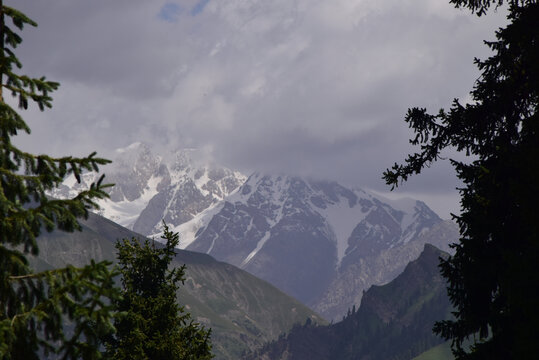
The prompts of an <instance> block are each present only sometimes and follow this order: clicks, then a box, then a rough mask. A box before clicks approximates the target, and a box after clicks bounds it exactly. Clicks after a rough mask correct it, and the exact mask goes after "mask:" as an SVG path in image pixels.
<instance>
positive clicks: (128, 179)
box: [50, 142, 246, 247]
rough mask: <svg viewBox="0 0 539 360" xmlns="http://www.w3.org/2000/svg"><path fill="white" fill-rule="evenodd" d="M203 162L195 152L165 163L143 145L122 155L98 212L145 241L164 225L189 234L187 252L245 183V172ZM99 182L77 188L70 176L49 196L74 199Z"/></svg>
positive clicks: (85, 180)
mask: <svg viewBox="0 0 539 360" xmlns="http://www.w3.org/2000/svg"><path fill="white" fill-rule="evenodd" d="M203 158H204V157H203V156H202V155H201V154H199V152H198V151H197V150H196V149H180V150H178V151H175V152H173V153H171V154H168V155H167V156H165V157H163V156H160V155H155V154H153V153H152V149H151V147H150V146H149V145H148V144H144V143H141V142H136V143H133V144H131V145H129V146H126V147H124V148H121V149H117V150H116V151H115V152H114V158H113V159H112V160H113V163H112V165H110V167H108V168H107V171H106V173H107V176H106V178H105V182H110V183H114V184H115V186H114V187H113V188H111V189H110V191H109V195H110V199H105V200H100V201H98V204H99V206H100V209H99V210H97V211H96V212H97V213H98V214H100V215H102V216H104V217H106V218H108V219H110V220H112V221H115V222H117V223H119V224H120V225H122V226H125V227H127V228H129V229H131V230H134V231H136V232H139V233H141V234H142V235H146V236H155V235H156V234H160V231H161V230H162V228H161V221H162V220H163V219H164V220H165V221H166V222H167V224H168V225H169V226H170V228H171V229H178V230H181V231H182V232H184V233H185V234H184V235H183V236H182V239H181V242H180V244H181V246H182V247H186V246H188V245H189V244H190V243H191V242H192V241H193V239H194V235H195V234H196V231H197V230H198V229H199V228H200V226H204V225H205V224H206V223H207V221H209V220H208V219H206V217H207V216H209V217H211V216H212V215H213V214H214V212H215V211H219V209H220V208H219V206H218V203H219V202H220V201H222V200H223V199H224V198H225V197H227V196H228V195H230V194H231V193H232V192H234V190H236V189H237V188H238V187H239V186H240V185H241V184H242V183H243V182H244V181H245V179H246V177H245V176H244V175H243V174H241V173H240V172H237V171H231V170H228V169H226V168H222V167H219V166H216V165H212V164H211V163H208V162H206V161H204V160H203ZM94 178H95V174H93V173H88V174H83V176H82V182H81V184H78V183H77V182H76V180H75V178H74V177H73V176H72V175H71V176H69V177H68V178H66V179H65V181H64V182H63V184H62V185H61V186H60V188H59V189H56V190H55V191H54V192H52V193H51V194H50V195H51V196H54V197H58V198H67V197H70V196H71V197H72V196H74V195H76V194H77V193H78V192H79V191H80V190H82V189H85V188H87V187H88V186H89V185H90V183H91V182H93V181H94ZM206 210H208V211H207V212H206ZM188 222H189V224H187V223H188ZM184 223H186V225H184V226H183V227H181V225H182V224H184ZM159 237H160V236H157V238H159Z"/></svg>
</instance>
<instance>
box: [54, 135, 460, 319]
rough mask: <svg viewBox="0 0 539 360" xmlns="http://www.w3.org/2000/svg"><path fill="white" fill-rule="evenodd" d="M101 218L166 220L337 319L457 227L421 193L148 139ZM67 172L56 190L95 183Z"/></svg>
mask: <svg viewBox="0 0 539 360" xmlns="http://www.w3.org/2000/svg"><path fill="white" fill-rule="evenodd" d="M112 160H113V163H114V164H115V165H114V167H113V168H112V169H108V170H106V172H107V178H106V180H107V182H112V183H115V184H116V185H115V187H113V188H112V190H111V192H110V195H111V198H110V200H107V201H104V202H102V203H101V204H100V205H101V208H102V209H101V210H100V214H101V215H103V216H105V217H107V218H109V219H110V220H112V221H115V222H117V223H119V224H121V225H123V226H125V227H127V228H129V229H131V230H133V231H136V232H138V233H141V234H143V235H145V236H153V237H156V238H157V237H158V234H159V233H160V231H161V227H160V226H161V221H162V220H164V221H165V222H166V223H167V224H168V225H169V226H170V227H171V228H172V229H173V230H174V231H177V232H179V233H180V248H182V249H187V250H190V251H194V252H200V253H205V254H208V255H211V256H212V257H214V258H215V259H217V260H220V261H223V262H226V263H228V264H232V265H234V266H236V267H238V268H241V269H243V270H246V271H247V272H249V273H251V274H253V275H255V276H257V277H259V278H261V279H263V280H266V281H268V282H269V283H271V284H273V285H274V286H276V287H277V288H279V289H280V290H282V291H283V292H285V293H287V294H289V295H291V296H293V297H294V298H296V299H298V300H299V301H301V302H302V303H304V304H306V305H308V306H309V307H310V308H312V309H313V310H315V311H316V312H317V313H319V314H321V315H322V316H323V317H324V318H326V319H328V320H335V319H340V318H342V316H343V315H344V314H346V313H347V310H348V309H350V308H352V307H353V306H354V305H359V304H360V302H361V298H362V296H363V293H364V292H365V291H366V290H367V289H369V287H370V286H371V285H381V284H385V283H388V282H389V281H391V280H393V279H394V278H395V277H396V276H397V275H399V274H400V273H401V272H402V271H403V270H404V268H405V266H406V265H407V264H408V263H409V262H410V261H412V260H415V259H416V258H418V256H419V254H420V253H421V251H422V250H423V248H424V244H425V243H431V244H433V245H435V246H437V247H438V248H440V249H442V250H444V251H449V250H450V249H449V247H448V245H449V244H450V243H453V242H456V240H457V239H458V228H457V226H456V225H455V224H454V223H453V222H451V221H444V220H442V219H440V217H438V215H436V214H435V213H434V212H433V211H432V210H431V209H429V207H428V206H427V205H426V204H425V203H423V202H421V201H416V200H413V199H402V200H396V201H395V200H388V199H385V198H383V197H381V196H378V195H376V194H373V193H371V192H369V191H366V190H364V189H360V188H348V187H345V186H343V185H341V184H339V183H337V182H333V181H319V180H314V179H307V178H302V177H296V176H287V175H282V174H280V175H275V174H263V173H253V174H251V175H250V176H245V175H244V174H241V173H240V172H238V171H233V170H230V169H226V168H224V167H222V166H217V165H215V164H211V163H208V162H206V161H204V157H203V156H202V155H201V154H200V153H199V152H198V151H197V150H193V149H183V150H180V151H176V152H174V153H173V154H168V155H166V156H158V155H155V154H154V153H153V152H152V149H151V148H150V147H149V146H148V145H146V144H142V143H135V144H133V145H130V146H128V147H126V148H123V149H118V150H117V151H116V153H115V158H113V159H112ZM82 180H83V181H82V183H81V184H80V185H79V184H77V183H76V181H74V179H73V178H68V179H67V180H66V181H65V182H64V184H63V186H61V187H60V188H59V189H58V190H57V191H56V192H55V193H54V194H52V195H53V196H60V197H63V196H69V195H72V194H74V192H75V191H76V190H77V189H78V188H79V186H87V185H88V184H89V183H90V182H91V181H93V180H94V179H93V177H90V176H89V175H86V176H83V179H82Z"/></svg>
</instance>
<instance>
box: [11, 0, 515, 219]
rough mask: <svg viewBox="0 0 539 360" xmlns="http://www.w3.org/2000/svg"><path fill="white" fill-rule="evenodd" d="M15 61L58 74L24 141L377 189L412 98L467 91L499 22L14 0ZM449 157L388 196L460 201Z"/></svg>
mask: <svg viewBox="0 0 539 360" xmlns="http://www.w3.org/2000/svg"><path fill="white" fill-rule="evenodd" d="M6 3H7V4H8V5H11V6H14V7H16V8H19V9H21V10H23V11H24V12H26V14H27V15H29V16H30V17H31V18H33V19H34V20H35V21H37V22H38V23H39V27H38V28H37V29H32V28H28V29H27V30H25V31H24V33H23V38H24V43H23V45H22V46H21V48H20V51H19V54H20V57H21V59H22V61H23V64H24V71H25V73H28V74H30V75H33V76H41V75H46V76H47V77H48V78H49V79H51V80H55V81H59V82H60V83H61V88H60V90H59V91H57V92H56V93H55V94H54V99H55V100H54V108H53V109H52V110H48V111H46V112H44V113H40V112H39V111H37V110H36V109H32V110H30V111H27V112H26V113H25V114H24V117H25V119H26V120H27V122H28V123H29V125H30V127H31V129H32V135H31V136H20V137H19V138H18V139H17V141H16V142H17V143H18V144H21V146H23V148H24V149H25V150H28V151H34V152H47V153H53V154H56V155H66V154H75V155H83V154H86V153H89V152H91V151H93V150H98V152H99V153H100V154H102V155H105V156H106V155H109V154H111V152H112V150H113V149H115V148H118V147H124V146H126V145H129V144H130V143H132V142H135V141H144V142H148V143H152V144H155V145H156V146H157V147H158V148H159V149H160V150H159V151H164V150H165V149H173V148H181V147H196V148H201V149H204V150H206V151H207V152H208V153H209V154H211V155H212V156H213V157H214V159H215V161H217V162H218V163H220V164H224V165H225V166H228V167H231V168H235V169H239V170H241V171H244V172H246V173H249V172H250V171H253V170H262V171H270V172H286V173H294V174H300V175H309V176H313V177H316V178H325V179H331V180H338V181H341V182H343V183H344V184H346V185H355V186H361V187H364V188H368V189H372V190H375V191H379V192H387V191H388V188H387V187H386V186H385V184H384V182H383V180H381V175H382V172H383V171H384V170H385V169H386V168H387V167H390V166H391V165H392V164H393V163H394V162H396V161H397V162H400V161H402V160H403V159H404V158H405V156H406V154H407V153H409V152H411V151H413V148H412V147H410V146H409V145H408V139H409V138H410V137H411V136H412V133H411V131H410V130H409V129H408V128H407V127H406V124H405V123H404V121H403V119H404V115H405V113H406V110H407V108H408V107H411V106H421V107H426V108H428V109H429V110H430V111H431V112H437V111H438V109H439V108H441V107H447V106H448V105H449V104H450V103H451V101H452V100H453V99H454V98H460V99H462V100H464V101H466V99H467V98H468V93H469V91H470V90H471V88H472V86H473V83H474V81H475V79H476V78H477V77H478V75H479V73H478V72H477V70H476V68H475V66H474V65H473V58H474V56H479V57H482V58H484V57H486V56H488V54H489V52H488V50H487V48H486V47H485V46H484V45H483V43H482V41H483V40H493V39H494V30H495V29H496V28H498V27H499V26H502V25H503V24H504V23H505V19H504V16H503V13H502V11H500V12H498V13H494V12H491V13H490V14H489V15H488V16H484V17H481V18H478V17H476V16H472V15H470V14H469V13H468V12H466V11H462V10H456V9H454V8H453V7H452V6H450V5H449V4H447V1H444V0H384V1H380V0H332V1H327V0H271V1H270V0H193V1H190V0H179V1H159V0H152V1H148V0H92V1H88V0H48V1H38V0H17V1H13V0H12V1H8V0H6ZM456 186H457V181H456V177H455V175H454V172H453V170H452V168H451V167H450V166H449V164H447V163H442V164H438V165H435V166H433V167H432V168H430V169H427V170H426V171H425V172H424V174H422V175H420V176H416V177H415V178H413V179H412V180H410V181H409V183H407V184H404V185H403V186H402V187H401V188H400V190H399V193H398V194H397V195H399V196H400V194H412V195H413V196H416V197H419V198H421V199H423V200H426V201H427V203H428V204H429V205H430V206H432V207H433V209H434V210H435V211H437V212H438V213H440V215H442V217H444V218H447V217H448V216H449V212H450V211H453V212H455V211H458V206H457V201H458V198H457V193H456V190H455V187H456Z"/></svg>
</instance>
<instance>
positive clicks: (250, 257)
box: [240, 231, 271, 269]
mask: <svg viewBox="0 0 539 360" xmlns="http://www.w3.org/2000/svg"><path fill="white" fill-rule="evenodd" d="M270 235H271V233H270V232H269V231H266V233H265V234H264V236H263V237H262V239H260V240H259V241H258V243H257V244H256V247H255V249H254V250H253V251H251V253H250V254H249V255H247V257H246V258H245V259H244V260H243V261H242V262H241V264H240V268H241V269H243V268H244V267H245V266H246V265H247V264H248V263H249V261H251V259H252V258H253V257H255V255H256V254H257V253H258V252H259V251H260V249H262V247H263V246H264V244H265V243H266V241H268V239H269V238H270Z"/></svg>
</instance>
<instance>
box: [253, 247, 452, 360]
mask: <svg viewBox="0 0 539 360" xmlns="http://www.w3.org/2000/svg"><path fill="white" fill-rule="evenodd" d="M440 256H446V255H445V254H444V253H443V252H441V251H440V250H438V249H437V248H435V247H434V246H432V245H428V244H427V245H425V248H424V250H423V252H422V253H421V255H420V256H419V258H418V259H417V260H415V261H413V262H411V263H410V264H408V265H407V266H406V268H405V270H404V272H403V273H402V274H400V275H399V276H398V277H397V278H395V280H393V281H391V282H390V283H388V284H386V285H383V286H372V287H371V288H370V289H369V290H368V291H367V292H366V293H365V295H364V297H363V301H362V303H361V306H360V308H359V310H358V311H357V312H354V311H352V313H350V314H349V315H348V316H347V317H346V318H345V319H344V320H343V321H341V322H339V323H336V324H333V325H329V326H316V325H313V324H308V323H307V324H305V325H304V326H295V327H294V328H293V329H292V331H291V332H290V333H289V334H288V335H287V336H286V337H281V338H279V339H278V340H277V341H274V342H272V343H271V344H268V345H266V346H264V348H262V349H261V350H259V351H257V352H254V353H251V354H249V355H248V356H246V357H245V359H266V360H269V359H282V360H303V359H309V360H316V359H341V360H347V359H361V360H363V359H365V360H366V359H411V358H413V357H414V356H417V355H419V354H421V353H423V352H424V351H425V350H427V349H429V348H431V347H433V346H436V345H437V344H440V343H442V339H441V338H438V337H436V336H434V335H433V334H432V326H433V323H434V321H436V320H440V319H445V318H447V317H448V316H449V314H450V309H451V307H450V304H449V300H448V298H447V295H446V290H445V282H444V281H443V278H442V277H441V276H440V274H439V270H438V262H439V257H440Z"/></svg>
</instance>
